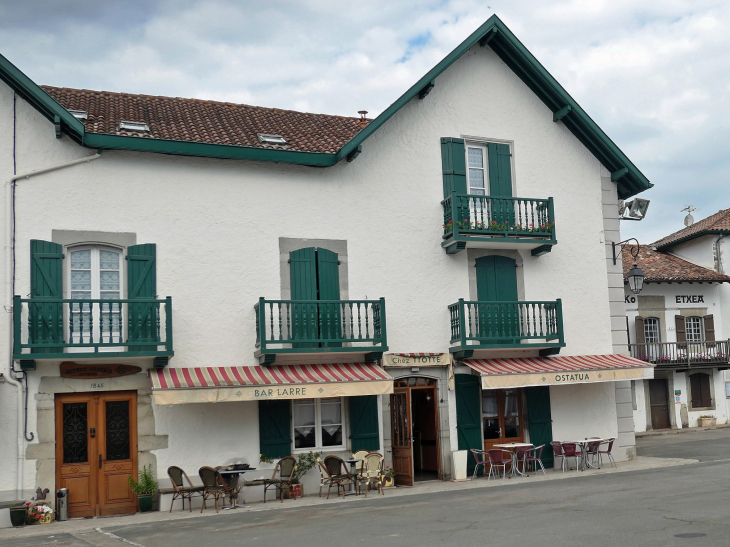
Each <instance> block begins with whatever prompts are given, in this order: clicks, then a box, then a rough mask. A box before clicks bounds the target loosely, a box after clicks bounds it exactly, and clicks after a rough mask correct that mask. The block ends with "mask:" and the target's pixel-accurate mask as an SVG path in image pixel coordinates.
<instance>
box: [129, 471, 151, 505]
mask: <svg viewBox="0 0 730 547" xmlns="http://www.w3.org/2000/svg"><path fill="white" fill-rule="evenodd" d="M127 482H128V483H129V488H130V489H131V490H132V493H133V494H134V495H135V496H137V502H138V503H139V512H140V513H146V512H147V511H151V510H152V502H153V500H154V495H155V493H156V492H157V481H156V480H155V478H154V477H153V476H152V465H145V466H144V467H143V468H142V470H141V471H140V472H139V480H134V479H133V478H132V476H131V475H130V476H129V477H128V478H127Z"/></svg>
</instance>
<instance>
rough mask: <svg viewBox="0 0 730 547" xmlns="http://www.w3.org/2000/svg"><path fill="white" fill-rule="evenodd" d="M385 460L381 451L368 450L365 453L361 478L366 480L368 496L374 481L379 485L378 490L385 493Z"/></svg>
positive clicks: (366, 495) (366, 494)
mask: <svg viewBox="0 0 730 547" xmlns="http://www.w3.org/2000/svg"><path fill="white" fill-rule="evenodd" d="M383 460H384V458H383V455H382V454H380V453H379V452H368V453H367V454H366V455H365V461H364V462H363V464H364V465H363V470H362V473H361V476H362V479H361V480H362V481H363V482H365V497H366V498H367V497H368V490H370V483H371V482H373V481H375V484H376V485H377V487H378V492H380V493H381V494H383V495H385V489H384V488H383Z"/></svg>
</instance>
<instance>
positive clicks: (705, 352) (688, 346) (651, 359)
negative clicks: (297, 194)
mask: <svg viewBox="0 0 730 547" xmlns="http://www.w3.org/2000/svg"><path fill="white" fill-rule="evenodd" d="M629 355H631V357H634V358H635V359H639V360H641V361H646V362H647V363H651V364H652V365H655V366H656V368H663V369H682V368H684V369H688V368H706V367H719V368H723V367H728V366H730V341H728V340H720V341H718V342H659V343H649V344H629Z"/></svg>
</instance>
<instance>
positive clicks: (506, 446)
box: [492, 443, 532, 477]
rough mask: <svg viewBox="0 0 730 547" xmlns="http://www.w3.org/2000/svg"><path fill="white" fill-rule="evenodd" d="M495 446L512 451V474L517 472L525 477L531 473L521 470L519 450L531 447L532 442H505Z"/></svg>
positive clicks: (494, 445)
mask: <svg viewBox="0 0 730 547" xmlns="http://www.w3.org/2000/svg"><path fill="white" fill-rule="evenodd" d="M492 446H493V447H494V448H502V449H504V450H507V451H508V452H512V472H511V474H512V475H514V474H515V473H517V474H519V475H522V476H523V477H529V476H530V475H528V474H527V471H525V472H522V471H520V470H519V467H518V466H517V451H518V450H519V449H520V448H531V447H532V443H505V444H493V445H492Z"/></svg>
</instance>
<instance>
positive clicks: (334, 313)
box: [317, 248, 342, 348]
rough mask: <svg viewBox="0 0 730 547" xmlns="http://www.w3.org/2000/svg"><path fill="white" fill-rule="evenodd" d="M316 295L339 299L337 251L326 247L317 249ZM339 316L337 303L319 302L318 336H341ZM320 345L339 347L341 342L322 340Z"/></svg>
mask: <svg viewBox="0 0 730 547" xmlns="http://www.w3.org/2000/svg"><path fill="white" fill-rule="evenodd" d="M317 296H318V300H339V299H340V261H339V258H338V256H337V253H333V252H332V251H330V250H328V249H322V248H319V249H317ZM341 317H342V314H341V310H340V305H339V303H337V304H320V305H319V331H320V332H319V334H320V337H321V338H323V339H325V340H326V339H330V340H331V339H335V340H336V339H339V338H342V335H341V334H340V330H341V328H340V318H341ZM322 346H323V347H326V348H334V347H341V346H342V342H324V343H323V344H322Z"/></svg>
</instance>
